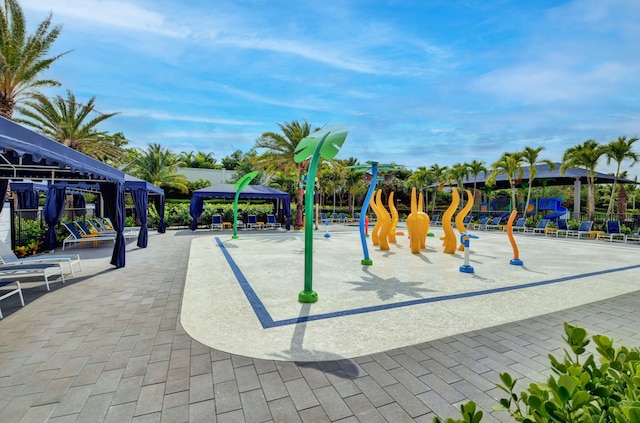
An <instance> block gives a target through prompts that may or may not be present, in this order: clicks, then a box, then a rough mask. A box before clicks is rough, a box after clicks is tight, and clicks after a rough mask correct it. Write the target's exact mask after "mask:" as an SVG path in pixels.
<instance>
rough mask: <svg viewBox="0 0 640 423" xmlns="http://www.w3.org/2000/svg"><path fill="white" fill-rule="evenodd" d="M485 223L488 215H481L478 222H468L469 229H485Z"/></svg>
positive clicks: (487, 221) (487, 220)
mask: <svg viewBox="0 0 640 423" xmlns="http://www.w3.org/2000/svg"><path fill="white" fill-rule="evenodd" d="M436 216H437V215H436ZM434 217H435V216H434ZM487 223H489V217H488V216H482V217H481V218H480V220H479V221H478V222H476V223H472V224H470V225H469V229H477V230H485V227H486V226H487Z"/></svg>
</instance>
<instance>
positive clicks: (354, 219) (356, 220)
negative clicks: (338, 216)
mask: <svg viewBox="0 0 640 423" xmlns="http://www.w3.org/2000/svg"><path fill="white" fill-rule="evenodd" d="M351 220H352V221H354V222H359V221H360V213H358V212H354V213H353V217H352V218H351Z"/></svg>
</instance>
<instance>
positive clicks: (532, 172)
mask: <svg viewBox="0 0 640 423" xmlns="http://www.w3.org/2000/svg"><path fill="white" fill-rule="evenodd" d="M542 150H544V147H538V148H532V147H525V148H524V151H523V152H522V159H523V161H524V162H525V163H527V164H528V165H529V189H528V190H527V201H525V203H524V205H523V206H522V207H523V211H522V212H523V216H525V217H526V216H527V207H529V201H531V188H532V187H533V181H535V179H536V175H537V174H538V165H540V164H543V163H544V164H546V165H548V166H549V170H553V169H555V168H556V165H555V163H553V162H552V161H551V160H549V159H541V160H538V156H539V155H540V152H541V151H542Z"/></svg>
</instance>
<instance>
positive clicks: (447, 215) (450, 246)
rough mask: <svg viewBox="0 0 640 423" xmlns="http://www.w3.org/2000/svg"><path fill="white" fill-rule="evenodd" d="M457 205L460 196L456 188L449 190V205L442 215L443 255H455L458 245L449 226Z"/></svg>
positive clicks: (451, 227)
mask: <svg viewBox="0 0 640 423" xmlns="http://www.w3.org/2000/svg"><path fill="white" fill-rule="evenodd" d="M458 204H460V194H458V190H457V189H456V188H451V204H450V205H449V208H447V210H446V211H445V212H444V214H443V215H442V230H444V242H443V243H442V244H443V245H444V253H445V254H453V253H455V252H456V246H457V245H458V240H457V239H456V234H455V232H454V231H453V226H451V218H452V217H453V213H454V212H455V211H456V209H457V208H458Z"/></svg>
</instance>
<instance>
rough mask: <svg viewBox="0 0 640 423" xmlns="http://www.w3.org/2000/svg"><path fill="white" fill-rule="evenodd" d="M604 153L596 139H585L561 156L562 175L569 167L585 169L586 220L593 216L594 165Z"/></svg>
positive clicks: (604, 148) (594, 192) (594, 207)
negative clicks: (586, 189) (586, 188)
mask: <svg viewBox="0 0 640 423" xmlns="http://www.w3.org/2000/svg"><path fill="white" fill-rule="evenodd" d="M605 153H606V147H605V146H602V145H600V144H598V142H597V141H594V140H587V141H585V142H583V143H582V144H578V145H576V146H573V147H570V148H568V149H567V150H565V152H564V155H563V156H562V166H560V173H561V174H563V175H564V173H565V172H566V170H567V169H569V168H571V167H582V168H585V169H586V171H587V187H588V191H587V220H593V219H594V216H595V210H596V205H595V204H596V203H595V197H596V182H595V179H596V166H597V165H598V160H600V157H602V155H603V154H605Z"/></svg>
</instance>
